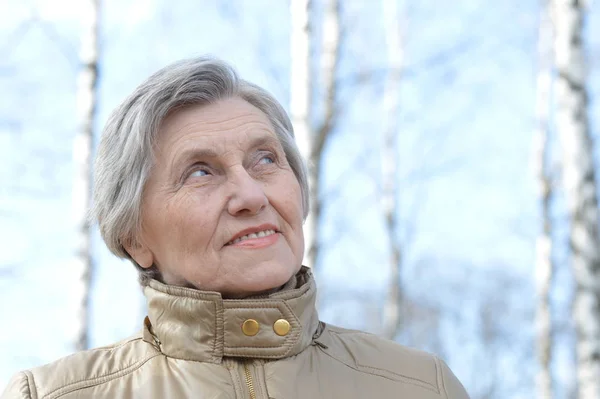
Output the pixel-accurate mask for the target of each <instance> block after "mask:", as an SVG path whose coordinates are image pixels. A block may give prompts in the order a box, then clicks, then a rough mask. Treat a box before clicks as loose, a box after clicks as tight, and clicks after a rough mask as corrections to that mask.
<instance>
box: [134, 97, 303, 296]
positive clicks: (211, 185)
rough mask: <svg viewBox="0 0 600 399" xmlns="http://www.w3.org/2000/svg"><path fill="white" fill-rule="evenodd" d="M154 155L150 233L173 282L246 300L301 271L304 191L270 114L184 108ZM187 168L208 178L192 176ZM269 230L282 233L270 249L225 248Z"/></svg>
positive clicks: (233, 102)
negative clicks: (252, 232)
mask: <svg viewBox="0 0 600 399" xmlns="http://www.w3.org/2000/svg"><path fill="white" fill-rule="evenodd" d="M155 155H156V165H155V168H154V169H153V172H152V174H151V176H150V179H149V181H148V184H147V187H146V191H145V198H144V209H143V219H144V220H143V225H144V229H143V235H144V236H145V242H146V243H147V246H148V248H149V250H150V251H152V254H153V257H154V258H155V259H154V260H155V263H156V264H157V267H158V268H159V270H160V271H161V273H163V277H164V280H165V282H166V283H167V284H175V285H185V286H190V285H191V286H194V287H197V288H201V289H207V290H212V291H219V292H222V293H224V294H227V295H240V294H241V295H243V294H244V293H255V292H259V291H261V290H268V289H272V288H276V287H277V286H278V285H282V284H284V283H285V282H286V281H287V279H289V278H290V277H291V275H292V274H293V273H295V271H297V270H298V269H299V267H300V265H301V261H302V254H303V248H304V247H303V245H304V241H303V236H302V209H301V195H300V186H299V184H298V182H297V180H296V177H295V175H294V173H293V171H292V170H291V168H290V167H289V164H288V162H287V160H286V158H285V153H284V152H283V148H282V147H281V144H280V143H279V141H278V139H277V137H276V135H275V133H274V130H273V128H272V126H271V124H270V121H269V120H268V118H267V117H266V115H264V114H263V113H262V112H260V111H259V110H258V109H256V108H254V107H253V106H251V105H250V104H248V103H247V102H245V101H243V100H241V99H238V98H234V99H229V100H225V101H222V102H220V103H217V104H212V105H209V106H203V107H192V108H189V109H184V110H179V111H178V112H176V113H174V114H172V115H171V116H170V117H169V119H168V120H167V121H165V123H164V124H163V125H162V126H161V131H160V132H159V135H158V138H157V143H156V151H155ZM264 156H268V160H266V161H265V162H261V161H262V157H264ZM198 165H200V166H198ZM197 168H198V169H197ZM189 170H192V171H195V170H202V173H200V174H197V175H196V174H194V176H193V177H191V178H187V179H186V178H185V176H184V175H186V174H187V173H188V171H189ZM266 223H268V224H270V225H274V226H276V227H277V230H278V231H279V232H278V233H277V234H279V236H280V239H279V240H278V241H276V243H275V244H273V245H272V246H270V247H268V248H264V249H260V250H248V249H243V248H242V247H235V246H233V247H232V246H229V245H227V243H228V242H230V241H231V239H232V238H233V237H234V236H235V235H236V234H238V233H239V232H240V231H241V230H243V229H247V228H249V227H252V226H260V225H263V224H266Z"/></svg>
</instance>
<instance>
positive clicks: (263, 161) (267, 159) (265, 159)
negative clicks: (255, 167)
mask: <svg viewBox="0 0 600 399" xmlns="http://www.w3.org/2000/svg"><path fill="white" fill-rule="evenodd" d="M258 163H260V164H270V163H275V157H274V156H273V155H270V154H269V155H265V156H263V157H262V158H260V161H258Z"/></svg>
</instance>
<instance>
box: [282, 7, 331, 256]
mask: <svg viewBox="0 0 600 399" xmlns="http://www.w3.org/2000/svg"><path fill="white" fill-rule="evenodd" d="M291 13H292V15H291V18H292V33H291V51H292V57H291V62H292V67H291V71H292V73H291V103H290V110H291V114H292V122H293V123H294V132H295V134H296V142H297V143H298V147H299V148H300V152H301V154H302V156H303V157H304V159H306V160H307V162H308V184H309V197H310V199H309V202H310V213H309V215H308V217H307V218H306V221H305V223H304V241H305V244H304V245H305V251H304V264H305V265H307V266H310V267H314V266H315V264H316V261H317V259H318V254H319V218H320V216H321V201H320V198H319V192H320V188H319V185H320V182H319V175H320V170H321V162H322V154H323V149H324V147H325V143H326V142H327V138H328V137H329V134H330V133H331V131H332V128H333V125H334V123H335V117H336V114H337V107H336V92H337V82H336V72H337V66H338V62H339V42H340V35H341V33H340V21H339V1H338V0H329V1H328V2H327V5H326V9H325V12H324V15H323V43H322V53H321V57H320V61H321V63H320V65H321V68H320V70H321V74H322V82H323V91H324V93H325V99H324V102H323V107H324V115H323V120H322V122H321V124H320V125H319V126H318V128H316V129H313V127H312V124H311V113H310V109H311V102H312V93H313V92H312V88H313V80H312V76H311V72H310V68H311V57H310V42H311V40H310V39H311V36H310V17H309V15H310V1H308V0H291Z"/></svg>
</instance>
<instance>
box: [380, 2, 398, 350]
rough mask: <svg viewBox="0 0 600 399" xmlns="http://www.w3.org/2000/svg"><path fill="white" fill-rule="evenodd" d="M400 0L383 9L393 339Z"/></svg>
mask: <svg viewBox="0 0 600 399" xmlns="http://www.w3.org/2000/svg"><path fill="white" fill-rule="evenodd" d="M397 4H398V2H397V0H383V4H382V11H383V14H384V15H383V20H384V22H385V30H386V35H385V36H386V47H387V51H388V68H389V72H388V76H387V79H386V84H385V90H384V93H383V105H384V109H385V125H384V139H383V148H382V154H381V161H382V163H381V168H382V180H383V193H382V208H383V212H384V217H385V227H386V232H387V235H388V240H389V245H390V250H389V256H390V258H389V267H390V274H389V288H388V293H387V298H386V300H385V304H384V308H383V335H384V336H385V337H387V338H389V339H394V338H395V337H396V335H397V334H398V332H399V330H400V327H401V322H402V320H401V309H402V282H401V278H400V271H401V264H402V252H401V247H400V242H399V241H398V234H397V233H398V221H397V213H398V209H397V204H398V195H397V190H396V186H397V184H398V163H397V143H396V137H397V135H398V123H397V121H398V114H399V112H400V99H399V91H400V78H401V68H402V62H403V53H402V41H401V31H400V23H399V17H400V16H399V13H398V6H397Z"/></svg>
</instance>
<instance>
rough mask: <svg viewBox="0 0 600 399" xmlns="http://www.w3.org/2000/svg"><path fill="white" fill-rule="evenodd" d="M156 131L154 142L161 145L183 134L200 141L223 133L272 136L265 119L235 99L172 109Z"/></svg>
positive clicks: (260, 113)
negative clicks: (255, 133) (266, 134)
mask: <svg viewBox="0 0 600 399" xmlns="http://www.w3.org/2000/svg"><path fill="white" fill-rule="evenodd" d="M159 130H160V131H159V137H158V141H159V142H163V143H166V142H170V141H173V140H175V141H176V140H178V139H179V138H181V137H182V136H186V135H194V136H198V138H201V137H202V136H213V135H215V134H219V135H222V133H224V132H242V133H249V132H251V131H255V132H258V131H263V132H266V133H271V134H274V129H273V126H272V124H271V122H270V121H269V118H268V117H267V116H266V115H265V114H264V113H263V112H262V111H261V110H259V109H258V108H256V107H255V106H253V105H252V104H250V103H248V102H247V101H245V100H243V99H241V98H239V97H234V98H229V99H225V100H221V101H218V102H216V103H213V104H207V105H196V106H190V107H185V108H183V109H179V110H176V111H174V112H173V113H172V114H170V115H168V116H167V118H165V120H164V121H163V123H162V124H161V126H160V129H159Z"/></svg>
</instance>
